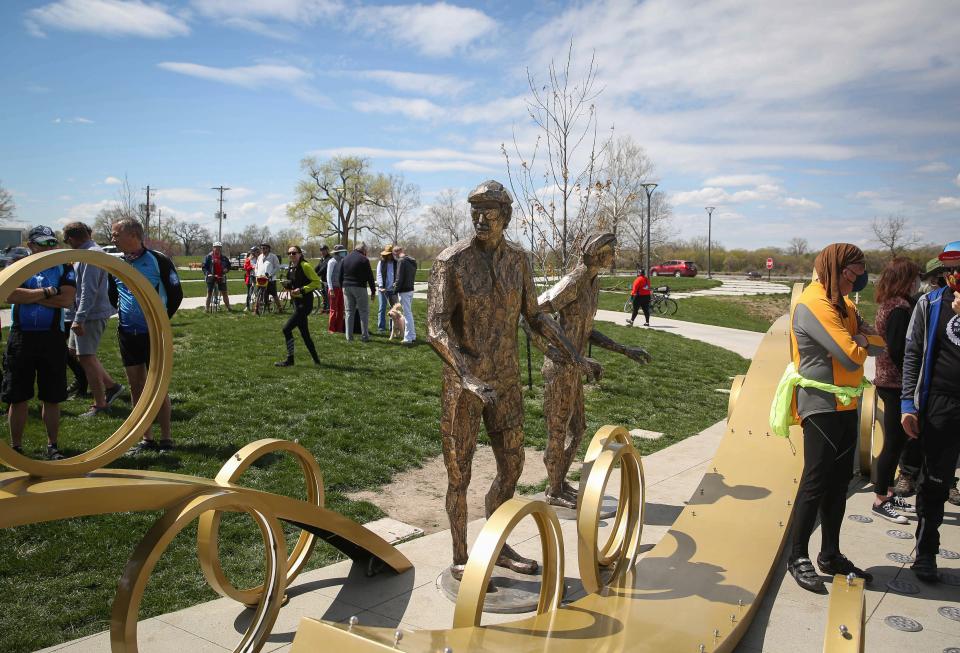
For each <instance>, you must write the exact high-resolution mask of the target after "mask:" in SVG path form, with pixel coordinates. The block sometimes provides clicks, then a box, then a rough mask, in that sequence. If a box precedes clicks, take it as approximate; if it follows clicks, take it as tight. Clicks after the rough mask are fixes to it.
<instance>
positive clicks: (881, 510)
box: [871, 497, 907, 524]
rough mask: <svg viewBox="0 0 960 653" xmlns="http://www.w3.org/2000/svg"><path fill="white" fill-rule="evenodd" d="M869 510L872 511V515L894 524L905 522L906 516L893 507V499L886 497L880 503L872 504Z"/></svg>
mask: <svg viewBox="0 0 960 653" xmlns="http://www.w3.org/2000/svg"><path fill="white" fill-rule="evenodd" d="M897 498H898V499H899V498H900V497H897ZM871 511H872V512H873V514H874V515H877V516H878V517H882V518H883V519H886V520H887V521H892V522H893V523H894V524H906V523H907V518H906V517H904V516H903V515H901V514H900V513H899V512H897V511H896V509H895V508H894V507H893V499H887V500H886V501H884V502H883V503H881V504H880V505H879V506H874V507H873V508H872V509H871Z"/></svg>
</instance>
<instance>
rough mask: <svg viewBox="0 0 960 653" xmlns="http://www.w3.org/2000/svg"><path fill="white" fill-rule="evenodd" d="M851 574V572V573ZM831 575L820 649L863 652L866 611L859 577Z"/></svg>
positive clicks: (832, 652) (826, 651) (861, 582)
mask: <svg viewBox="0 0 960 653" xmlns="http://www.w3.org/2000/svg"><path fill="white" fill-rule="evenodd" d="M851 576H852V574H851ZM851 576H847V577H844V576H841V575H840V574H837V575H836V576H834V577H833V583H832V584H831V585H830V588H831V589H830V608H829V611H828V613H827V630H826V633H824V636H823V653H863V651H864V646H865V641H866V638H865V630H866V629H865V625H866V612H865V610H864V607H865V606H864V584H863V579H862V578H855V577H851Z"/></svg>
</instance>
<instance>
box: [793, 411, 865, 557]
mask: <svg viewBox="0 0 960 653" xmlns="http://www.w3.org/2000/svg"><path fill="white" fill-rule="evenodd" d="M856 442H857V411H855V410H846V411H836V412H831V413H817V414H815V415H811V416H809V417H807V418H806V419H804V420H803V474H802V475H801V476H800V487H799V488H798V489H797V503H796V507H795V508H794V513H793V520H794V522H793V542H792V543H791V549H790V560H796V559H797V558H809V557H810V553H809V551H808V549H807V544H808V542H809V540H810V535H811V534H812V533H813V527H814V525H815V523H816V521H817V513H819V514H820V534H821V537H822V539H821V544H820V555H821V556H823V557H824V558H830V557H832V556H835V555H836V554H838V553H840V525H841V524H842V523H843V513H844V511H845V509H846V506H847V488H848V486H849V484H850V478H851V477H852V476H853V457H854V452H855V450H856Z"/></svg>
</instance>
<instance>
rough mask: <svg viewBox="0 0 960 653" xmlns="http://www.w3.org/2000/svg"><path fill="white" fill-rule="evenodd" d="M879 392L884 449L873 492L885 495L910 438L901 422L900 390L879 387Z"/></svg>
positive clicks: (880, 457) (878, 465)
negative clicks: (881, 401)
mask: <svg viewBox="0 0 960 653" xmlns="http://www.w3.org/2000/svg"><path fill="white" fill-rule="evenodd" d="M877 394H878V395H880V398H881V399H883V449H882V450H881V451H880V456H879V457H878V458H877V481H876V483H874V484H873V492H874V494H877V495H879V496H882V497H885V496H887V490H889V489H890V487H891V486H893V474H894V472H896V471H897V463H898V462H899V461H900V454H901V452H902V451H903V447H904V445H905V444H907V440H909V438H908V437H907V433H906V431H904V430H903V425H902V424H900V390H899V389H894V388H880V387H878V388H877Z"/></svg>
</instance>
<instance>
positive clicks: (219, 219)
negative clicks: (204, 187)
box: [210, 186, 230, 240]
mask: <svg viewBox="0 0 960 653" xmlns="http://www.w3.org/2000/svg"><path fill="white" fill-rule="evenodd" d="M210 190H218V191H220V210H219V211H217V240H223V218H224V215H223V191H225V190H230V189H229V188H224V187H223V186H217V187H216V188H211V189H210Z"/></svg>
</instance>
